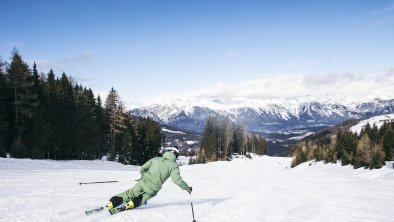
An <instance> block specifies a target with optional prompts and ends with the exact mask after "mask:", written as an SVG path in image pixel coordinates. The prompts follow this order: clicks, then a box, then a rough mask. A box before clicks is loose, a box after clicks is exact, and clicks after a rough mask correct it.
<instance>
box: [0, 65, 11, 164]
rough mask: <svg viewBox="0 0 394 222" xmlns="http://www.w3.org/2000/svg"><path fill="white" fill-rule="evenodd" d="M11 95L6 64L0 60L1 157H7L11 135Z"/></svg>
mask: <svg viewBox="0 0 394 222" xmlns="http://www.w3.org/2000/svg"><path fill="white" fill-rule="evenodd" d="M9 95H10V93H9V90H8V84H7V79H6V75H5V63H4V62H3V60H2V59H1V58H0V157H5V152H6V151H5V147H6V138H7V137H8V134H9V132H8V131H9V130H8V129H9V126H10V123H9V109H8V108H9V106H8V102H9Z"/></svg>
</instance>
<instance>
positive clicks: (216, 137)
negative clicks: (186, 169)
mask: <svg viewBox="0 0 394 222" xmlns="http://www.w3.org/2000/svg"><path fill="white" fill-rule="evenodd" d="M266 151H267V142H266V141H265V139H264V138H263V137H262V136H260V135H256V134H252V135H248V134H247V132H246V130H245V129H244V128H243V127H242V126H240V125H237V124H235V123H234V122H232V121H231V120H230V119H229V118H228V117H223V116H211V117H209V118H208V119H207V121H206V124H205V128H204V131H203V138H202V141H201V149H200V150H199V151H198V152H197V156H196V157H195V158H191V159H190V164H195V163H206V162H211V161H218V160H231V159H232V155H233V153H237V154H241V155H248V154H250V153H255V154H258V155H263V154H265V153H266Z"/></svg>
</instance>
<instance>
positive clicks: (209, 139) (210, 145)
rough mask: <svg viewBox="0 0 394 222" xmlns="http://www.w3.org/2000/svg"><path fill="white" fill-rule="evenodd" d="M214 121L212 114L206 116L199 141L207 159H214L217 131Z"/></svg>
mask: <svg viewBox="0 0 394 222" xmlns="http://www.w3.org/2000/svg"><path fill="white" fill-rule="evenodd" d="M214 121H215V120H214V118H213V117H212V116H211V117H208V119H207V122H206V124H205V128H204V132H203V137H202V141H201V148H202V149H203V150H204V153H205V156H206V158H207V159H208V161H213V160H215V159H216V148H217V146H216V145H217V142H216V141H217V135H216V133H217V131H216V130H215V125H214Z"/></svg>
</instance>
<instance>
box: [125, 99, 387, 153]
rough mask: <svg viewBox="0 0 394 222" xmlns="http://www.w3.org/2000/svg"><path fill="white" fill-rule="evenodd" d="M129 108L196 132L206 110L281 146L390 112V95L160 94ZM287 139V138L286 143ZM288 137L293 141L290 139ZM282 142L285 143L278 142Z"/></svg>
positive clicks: (139, 114) (177, 127) (206, 115)
mask: <svg viewBox="0 0 394 222" xmlns="http://www.w3.org/2000/svg"><path fill="white" fill-rule="evenodd" d="M129 113H130V114H131V115H134V116H140V117H150V118H153V119H154V120H155V121H157V122H159V123H161V124H162V125H164V126H170V127H173V128H176V129H180V130H186V131H189V132H190V131H191V132H196V133H200V132H202V131H203V129H204V124H205V121H206V119H207V118H208V117H209V116H211V115H224V116H227V117H229V118H230V119H231V120H232V121H234V122H236V123H239V124H241V125H243V126H244V127H245V128H246V129H247V130H248V131H249V132H254V133H259V134H262V135H264V136H266V137H267V139H268V140H270V141H271V142H273V145H275V143H282V144H281V146H285V147H289V146H290V145H291V144H293V143H294V142H296V141H297V140H299V139H300V138H303V137H304V136H306V135H309V134H311V133H314V132H317V131H319V130H321V129H324V128H326V127H329V126H333V125H336V124H338V123H341V122H343V121H345V120H348V119H364V118H368V117H371V116H376V115H383V114H389V113H394V99H393V98H378V97H363V98H354V97H341V98H339V97H330V96H324V97H315V96H303V97H292V98H270V99H247V98H231V99H206V98H199V97H188V98H173V97H162V98H160V99H158V100H156V101H152V102H151V103H149V104H145V105H141V106H136V107H134V108H132V109H131V110H130V111H129ZM286 141H287V143H286ZM292 141H293V142H292ZM283 142H284V143H283Z"/></svg>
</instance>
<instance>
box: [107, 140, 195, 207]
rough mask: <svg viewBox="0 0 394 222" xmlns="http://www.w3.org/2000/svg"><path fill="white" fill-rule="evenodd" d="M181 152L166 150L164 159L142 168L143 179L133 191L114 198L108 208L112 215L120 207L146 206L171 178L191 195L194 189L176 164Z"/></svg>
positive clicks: (147, 163)
mask: <svg viewBox="0 0 394 222" xmlns="http://www.w3.org/2000/svg"><path fill="white" fill-rule="evenodd" d="M178 156H179V150H178V149H177V148H175V147H170V148H166V149H164V151H163V156H162V157H154V158H152V159H150V160H149V161H148V162H146V163H145V164H144V165H142V166H141V170H140V174H141V178H140V179H139V181H138V183H137V184H136V185H135V186H134V187H133V188H131V189H129V190H126V191H125V192H123V193H120V194H118V195H116V196H113V197H112V198H111V199H110V200H109V202H108V204H107V208H108V209H109V211H110V213H111V214H115V213H117V212H119V208H117V207H118V206H121V205H122V206H123V205H125V204H126V206H125V209H133V208H136V207H139V206H141V205H145V204H146V203H147V201H148V200H149V199H150V198H152V197H154V196H156V194H157V193H158V192H159V190H160V189H161V187H162V185H163V183H164V182H165V181H166V180H167V179H168V177H170V176H171V179H172V181H173V182H174V183H175V184H176V185H178V186H179V187H180V188H181V189H183V190H186V191H187V192H188V193H189V194H191V192H192V188H191V187H189V185H187V183H186V182H185V181H183V180H182V178H181V176H180V173H179V167H178V164H177V163H176V162H175V161H176V159H177V158H178Z"/></svg>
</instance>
